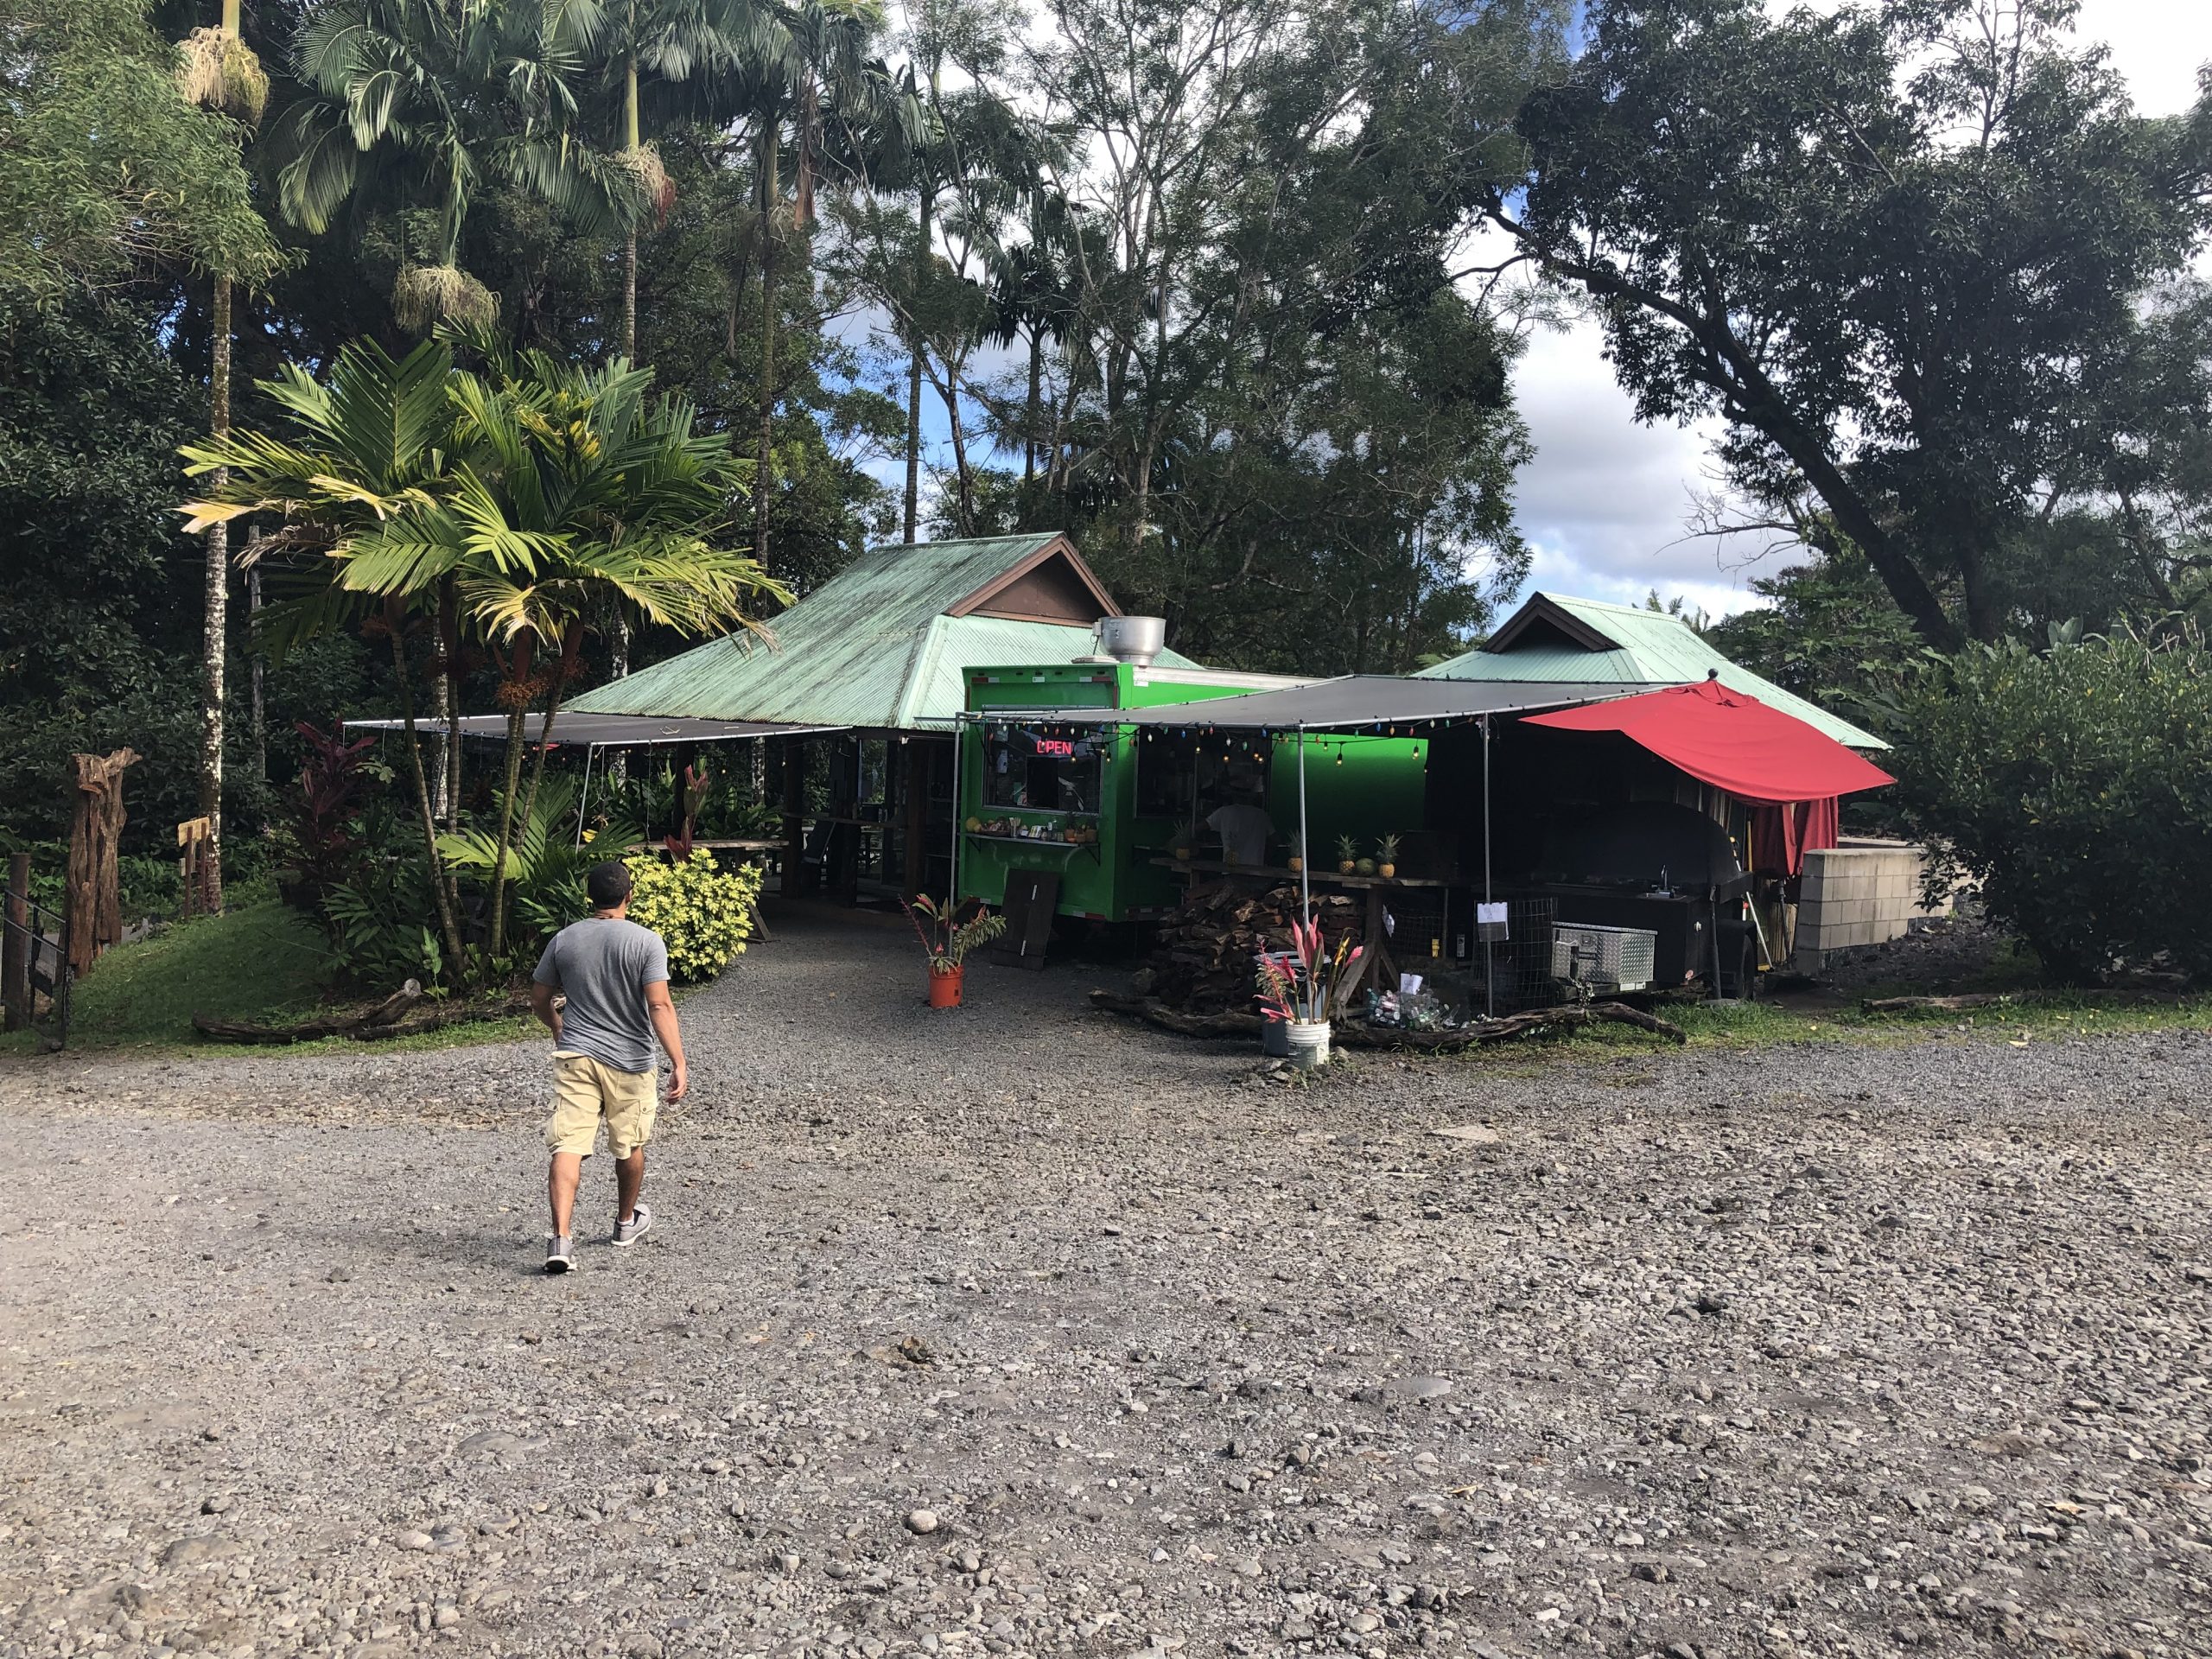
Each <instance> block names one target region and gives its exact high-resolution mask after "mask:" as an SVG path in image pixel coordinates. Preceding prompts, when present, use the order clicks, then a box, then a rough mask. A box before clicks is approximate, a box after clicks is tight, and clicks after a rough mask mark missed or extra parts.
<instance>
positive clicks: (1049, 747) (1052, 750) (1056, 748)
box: [1037, 737, 1075, 760]
mask: <svg viewBox="0 0 2212 1659" xmlns="http://www.w3.org/2000/svg"><path fill="white" fill-rule="evenodd" d="M1037 753H1039V754H1049V755H1057V756H1058V758H1059V759H1061V760H1068V759H1070V758H1071V757H1072V756H1073V755H1074V753H1075V745H1074V744H1072V743H1071V742H1070V741H1068V740H1067V739H1065V738H1064V737H1040V738H1039V739H1038V740H1037Z"/></svg>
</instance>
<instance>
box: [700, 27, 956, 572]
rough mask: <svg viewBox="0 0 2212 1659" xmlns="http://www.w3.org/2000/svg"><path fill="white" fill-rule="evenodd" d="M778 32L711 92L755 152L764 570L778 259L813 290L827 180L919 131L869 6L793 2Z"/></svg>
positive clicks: (764, 36)
mask: <svg viewBox="0 0 2212 1659" xmlns="http://www.w3.org/2000/svg"><path fill="white" fill-rule="evenodd" d="M776 22H777V24H778V25H779V27H777V28H776V29H769V30H762V31H760V32H759V34H758V35H756V37H755V39H754V41H753V45H752V47H751V48H748V49H747V50H746V51H745V52H743V53H741V54H737V55H736V57H735V58H734V60H733V61H732V63H731V64H730V66H729V68H728V71H727V73H726V75H725V77H724V79H723V81H722V84H721V86H718V87H716V88H715V96H716V98H717V99H718V101H719V102H720V103H721V105H723V106H724V107H728V108H731V109H734V110H736V111H742V114H743V119H744V122H745V124H746V126H747V129H748V130H749V132H750V135H751V141H752V156H751V160H752V168H753V224H752V226H751V234H750V236H749V238H747V246H746V250H745V263H746V264H757V265H758V266H759V269H760V321H759V327H758V334H757V336H756V338H757V362H756V365H755V372H756V375H757V377H758V379H757V385H756V392H757V408H756V410H755V418H756V419H757V421H758V423H759V424H758V426H757V428H756V430H755V434H754V451H753V556H754V557H755V558H756V559H758V560H760V562H761V563H762V564H763V565H766V563H767V561H768V556H769V551H768V525H769V522H770V518H771V516H772V514H771V497H772V493H773V490H774V487H775V416H776V405H777V379H776V335H777V332H778V329H779V326H780V323H781V321H782V312H783V301H782V289H780V287H779V283H781V282H783V281H785V280H788V278H789V277H790V276H791V272H790V271H789V270H787V269H786V268H785V265H784V264H783V256H784V254H785V251H786V250H787V248H789V247H790V246H791V245H792V244H793V243H794V241H796V243H797V244H798V246H799V247H800V248H801V249H802V250H808V251H803V252H802V254H801V258H800V267H799V268H800V270H801V271H803V272H804V274H805V275H806V276H807V277H808V278H809V279H810V280H811V276H812V270H813V260H812V254H811V251H810V250H809V249H808V243H807V238H808V237H809V235H810V232H811V230H812V228H813V226H814V222H815V193H816V189H817V184H818V182H819V181H820V180H821V178H822V176H823V174H824V172H825V171H827V170H830V169H835V170H836V171H838V172H841V173H844V174H848V175H849V174H850V173H852V172H854V171H855V170H856V169H857V168H858V166H859V165H860V163H861V161H862V160H863V158H865V157H867V156H869V155H871V154H872V153H874V151H875V150H876V149H878V148H879V147H880V137H878V135H880V134H881V133H882V132H884V131H885V130H890V129H911V128H912V125H913V124H914V122H915V115H914V111H913V110H912V102H911V100H910V99H905V98H902V97H901V96H900V95H899V89H898V87H897V86H896V84H895V83H894V81H893V77H892V75H891V73H890V71H889V70H888V69H887V68H886V67H885V66H884V64H883V62H882V60H881V59H880V58H875V57H871V56H870V55H869V47H870V45H871V44H872V42H873V41H874V36H875V34H876V31H877V30H878V29H880V27H881V22H882V18H881V14H880V11H879V10H877V9H876V8H875V7H874V4H873V3H867V0H830V3H823V0H798V3H795V4H785V5H781V6H779V8H778V10H777V13H776ZM786 157H788V159H789V162H790V172H789V175H788V188H789V190H790V193H791V194H790V199H789V200H788V201H786V200H785V188H786V175H785V159H786Z"/></svg>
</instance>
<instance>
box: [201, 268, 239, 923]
mask: <svg viewBox="0 0 2212 1659" xmlns="http://www.w3.org/2000/svg"><path fill="white" fill-rule="evenodd" d="M212 346H213V355H212V359H211V363H210V367H209V373H208V377H207V424H208V427H209V429H210V430H212V431H213V434H214V435H215V438H216V440H217V441H218V442H220V441H221V440H222V439H224V438H226V437H227V436H229V435H230V430H231V279H230V278H229V277H224V276H218V277H216V278H215V302H214V306H213V334H212ZM229 481H230V472H229V469H227V468H218V469H217V470H216V472H215V473H214V474H213V477H212V478H211V479H210V480H209V484H210V486H211V490H212V491H219V490H221V489H222V487H223V486H224V485H225V484H226V483H228V482H229ZM230 608H231V530H230V526H229V525H228V524H217V525H215V526H213V528H212V529H210V530H209V531H208V532H207V627H206V632H205V636H204V642H203V647H202V648H203V651H204V653H205V655H204V657H203V659H202V670H203V679H204V684H203V686H202V689H201V693H200V816H201V817H205V818H206V819H207V894H208V905H209V908H210V909H212V910H215V911H220V910H221V909H222V907H223V670H224V666H225V662H224V659H225V656H226V651H227V648H228V645H229V640H230Z"/></svg>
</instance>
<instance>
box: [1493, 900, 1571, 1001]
mask: <svg viewBox="0 0 2212 1659" xmlns="http://www.w3.org/2000/svg"><path fill="white" fill-rule="evenodd" d="M1558 918H1559V906H1558V903H1557V902H1556V901H1555V900H1554V899H1508V900H1507V901H1506V905H1505V935H1506V936H1505V938H1503V939H1498V940H1495V941H1490V942H1484V943H1478V944H1476V945H1475V947H1474V953H1475V960H1474V966H1475V969H1476V970H1477V972H1478V973H1479V974H1481V975H1482V976H1483V978H1484V982H1485V985H1486V988H1487V991H1488V995H1487V997H1486V999H1485V1002H1486V1006H1487V1007H1490V1008H1491V1009H1493V1010H1495V1011H1496V1012H1497V1013H1499V1014H1518V1013H1520V1012H1521V1011H1522V1009H1524V1008H1542V1007H1550V1006H1551V1004H1553V1003H1554V1002H1556V1001H1558V1000H1559V997H1558V994H1557V989H1556V987H1555V986H1554V975H1553V973H1552V934H1553V931H1554V928H1555V927H1556V925H1557V923H1558ZM1476 1011H1477V1012H1478V1013H1480V1012H1482V1011H1483V1010H1482V1008H1481V1007H1478V1009H1477V1010H1476Z"/></svg>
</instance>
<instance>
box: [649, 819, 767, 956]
mask: <svg viewBox="0 0 2212 1659" xmlns="http://www.w3.org/2000/svg"><path fill="white" fill-rule="evenodd" d="M629 863H630V874H631V877H632V882H633V884H634V885H633V886H632V887H631V890H630V919H631V920H632V921H633V922H636V923H637V924H638V925H639V926H641V927H649V928H651V929H652V931H654V932H656V933H658V934H659V935H660V937H661V940H662V942H663V943H664V944H666V945H667V946H668V971H669V976H670V977H671V978H672V979H676V980H679V981H690V980H701V979H712V978H713V977H714V976H715V975H716V974H719V973H720V972H721V970H722V969H725V968H727V967H728V966H729V965H730V963H733V962H734V961H736V960H737V958H738V957H740V956H741V954H743V952H744V950H745V942H746V941H747V939H749V938H752V937H753V902H754V900H755V899H758V898H759V896H760V866H759V865H757V864H746V865H741V866H739V867H738V868H735V869H734V870H724V869H721V868H719V867H718V866H717V865H716V864H715V855H713V854H712V853H710V852H709V851H708V850H707V849H705V848H703V847H702V848H700V849H697V850H696V851H695V852H693V853H692V854H691V855H690V857H688V858H682V859H677V860H674V861H662V860H660V859H658V858H654V857H650V856H647V857H641V858H633V859H632V860H630V861H629Z"/></svg>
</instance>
